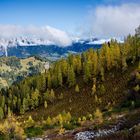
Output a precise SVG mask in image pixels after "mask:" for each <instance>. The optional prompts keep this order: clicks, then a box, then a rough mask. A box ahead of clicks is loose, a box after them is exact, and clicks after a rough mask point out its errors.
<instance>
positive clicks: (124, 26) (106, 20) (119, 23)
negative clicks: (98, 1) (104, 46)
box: [88, 3, 140, 37]
mask: <svg viewBox="0 0 140 140" xmlns="http://www.w3.org/2000/svg"><path fill="white" fill-rule="evenodd" d="M89 17H90V21H89V31H88V32H89V33H92V34H93V35H94V36H97V37H124V36H126V35H128V34H134V32H135V28H137V27H138V26H139V25H140V4H133V3H129V4H121V5H117V6H112V5H111V6H99V7H97V8H96V9H95V10H92V11H90V16H89Z"/></svg>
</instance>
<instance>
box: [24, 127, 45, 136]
mask: <svg viewBox="0 0 140 140" xmlns="http://www.w3.org/2000/svg"><path fill="white" fill-rule="evenodd" d="M25 133H26V135H27V137H29V138H31V137H35V136H39V135H42V134H43V130H42V128H41V127H30V128H26V129H25Z"/></svg>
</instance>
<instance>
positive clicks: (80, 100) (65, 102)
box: [21, 64, 138, 121]
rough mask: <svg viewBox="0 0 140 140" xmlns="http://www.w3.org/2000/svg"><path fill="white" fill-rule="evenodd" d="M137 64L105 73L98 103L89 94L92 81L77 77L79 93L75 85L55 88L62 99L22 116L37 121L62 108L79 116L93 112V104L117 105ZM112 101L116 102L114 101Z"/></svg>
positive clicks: (56, 112)
mask: <svg viewBox="0 0 140 140" xmlns="http://www.w3.org/2000/svg"><path fill="white" fill-rule="evenodd" d="M137 66H138V64H135V65H131V66H129V68H128V70H127V71H126V72H124V73H121V72H120V71H115V72H113V73H114V76H113V75H112V74H111V73H109V74H106V76H105V81H104V82H103V84H104V86H105V88H106V92H105V93H104V94H103V95H101V93H99V92H98V90H97V96H98V97H99V98H100V99H101V103H99V101H98V102H95V97H94V96H91V88H92V83H88V84H84V83H83V80H82V77H78V78H77V83H78V84H79V87H80V93H76V92H75V87H73V88H69V89H68V88H67V87H65V86H64V87H62V88H58V89H55V94H56V95H58V94H60V93H61V92H62V93H63V94H64V98H63V99H62V100H59V101H58V100H57V101H55V102H54V103H53V104H49V105H48V108H47V109H44V107H43V106H41V107H39V108H38V109H36V110H34V111H31V112H27V113H26V114H25V115H24V117H23V118H24V119H27V118H28V116H29V115H32V117H33V119H35V120H36V121H39V120H40V119H42V118H44V119H46V118H47V117H48V116H51V117H52V116H56V115H58V114H59V113H62V112H63V111H64V110H65V111H66V112H68V111H69V112H70V113H71V115H72V116H74V117H79V116H83V115H87V114H88V113H91V114H93V113H94V112H95V105H96V106H99V107H100V108H101V109H104V108H105V107H106V106H107V105H108V104H109V103H110V104H115V105H117V104H119V103H121V102H122V101H123V100H124V99H125V98H126V96H125V95H126V94H127V92H126V91H127V87H126V85H127V81H128V79H129V77H130V73H131V72H132V71H134V70H135V68H137ZM114 101H116V102H115V103H114ZM21 118H22V117H21ZM23 118H22V119H23Z"/></svg>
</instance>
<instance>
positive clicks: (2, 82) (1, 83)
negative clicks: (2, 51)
mask: <svg viewBox="0 0 140 140" xmlns="http://www.w3.org/2000/svg"><path fill="white" fill-rule="evenodd" d="M11 58H12V57H5V58H4V57H2V58H0V60H1V61H2V63H1V66H0V72H1V73H5V75H7V72H9V73H11V76H10V77H7V76H5V77H0V88H2V87H8V86H10V84H12V83H11V81H12V80H13V79H12V78H11V77H17V76H18V75H21V74H22V73H24V72H28V71H29V68H30V67H31V66H29V65H28V63H29V62H31V63H32V64H33V66H34V67H35V66H37V65H39V63H41V65H42V66H43V65H44V62H42V61H40V60H37V59H36V58H35V57H29V58H26V59H20V65H21V68H18V67H16V66H13V67H12V66H8V65H6V64H5V61H8V60H10V59H11ZM17 60H19V59H18V58H17ZM17 60H15V61H17ZM41 71H42V72H44V69H43V70H42V69H41Z"/></svg>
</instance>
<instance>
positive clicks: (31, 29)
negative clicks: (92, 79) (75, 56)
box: [0, 25, 72, 46]
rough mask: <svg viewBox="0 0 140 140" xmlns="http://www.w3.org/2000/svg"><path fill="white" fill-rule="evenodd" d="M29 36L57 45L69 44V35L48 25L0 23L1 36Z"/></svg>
mask: <svg viewBox="0 0 140 140" xmlns="http://www.w3.org/2000/svg"><path fill="white" fill-rule="evenodd" d="M20 36H23V37H30V38H34V37H36V38H41V39H46V40H48V41H50V42H53V43H54V44H56V45H59V46H68V45H70V44H71V42H72V41H71V38H70V37H69V35H68V34H67V33H66V32H64V31H61V30H59V29H56V28H53V27H50V26H43V27H37V26H27V27H23V26H18V25H0V37H1V38H14V37H20Z"/></svg>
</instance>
